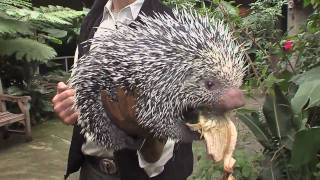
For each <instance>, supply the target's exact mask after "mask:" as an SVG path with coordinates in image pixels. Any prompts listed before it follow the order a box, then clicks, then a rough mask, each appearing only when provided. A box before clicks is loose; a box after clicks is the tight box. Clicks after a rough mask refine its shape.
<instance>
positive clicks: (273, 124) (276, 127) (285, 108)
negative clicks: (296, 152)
mask: <svg viewBox="0 0 320 180" xmlns="http://www.w3.org/2000/svg"><path fill="white" fill-rule="evenodd" d="M263 114H264V116H265V118H266V122H267V124H268V127H269V128H270V130H271V132H272V134H273V136H275V137H278V138H279V139H282V138H283V137H285V136H287V135H288V134H290V133H291V130H293V129H294V124H293V112H292V109H291V106H290V104H289V101H288V99H287V98H286V97H285V96H284V95H283V93H282V92H281V90H280V88H279V87H278V86H277V85H275V86H274V93H273V94H268V95H267V96H266V101H265V103H264V105H263Z"/></svg>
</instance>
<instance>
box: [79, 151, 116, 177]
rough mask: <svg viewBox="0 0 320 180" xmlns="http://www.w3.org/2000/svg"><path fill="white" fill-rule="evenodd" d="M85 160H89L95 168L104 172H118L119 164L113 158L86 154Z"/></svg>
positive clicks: (113, 173) (109, 173) (114, 173)
mask: <svg viewBox="0 0 320 180" xmlns="http://www.w3.org/2000/svg"><path fill="white" fill-rule="evenodd" d="M85 160H86V161H87V162H89V163H90V164H91V165H92V166H93V167H94V168H95V169H97V170H99V171H101V172H102V173H104V174H108V175H116V174H117V173H118V168H117V165H116V163H115V161H114V160H113V159H111V158H103V157H96V156H88V155H85Z"/></svg>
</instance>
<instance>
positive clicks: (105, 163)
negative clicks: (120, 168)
mask: <svg viewBox="0 0 320 180" xmlns="http://www.w3.org/2000/svg"><path fill="white" fill-rule="evenodd" d="M99 167H100V169H101V171H102V172H104V173H106V174H109V175H113V174H116V173H117V166H116V164H115V163H114V161H113V160H111V159H101V160H100V162H99Z"/></svg>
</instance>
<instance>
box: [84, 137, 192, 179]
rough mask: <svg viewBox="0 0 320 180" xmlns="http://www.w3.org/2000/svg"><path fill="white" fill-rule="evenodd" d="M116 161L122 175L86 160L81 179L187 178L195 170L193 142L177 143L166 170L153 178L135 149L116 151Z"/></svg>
mask: <svg viewBox="0 0 320 180" xmlns="http://www.w3.org/2000/svg"><path fill="white" fill-rule="evenodd" d="M115 161H116V163H117V166H118V171H119V174H120V177H118V176H112V175H107V174H104V173H103V172H102V171H100V170H99V169H96V168H94V166H92V165H90V163H89V162H87V161H85V162H84V164H83V165H82V168H81V171H80V180H120V179H121V180H171V179H172V180H186V179H187V177H189V176H190V175H191V173H192V170H193V154H192V144H191V143H187V144H185V143H181V144H176V145H175V148H174V152H173V157H172V158H171V159H170V160H169V161H168V162H167V164H166V165H165V167H164V171H163V172H162V173H161V174H159V175H158V176H156V177H153V178H149V177H148V175H147V174H146V173H145V172H144V170H143V169H142V168H140V167H139V162H138V157H137V152H136V151H134V150H127V149H125V150H121V151H118V152H116V153H115Z"/></svg>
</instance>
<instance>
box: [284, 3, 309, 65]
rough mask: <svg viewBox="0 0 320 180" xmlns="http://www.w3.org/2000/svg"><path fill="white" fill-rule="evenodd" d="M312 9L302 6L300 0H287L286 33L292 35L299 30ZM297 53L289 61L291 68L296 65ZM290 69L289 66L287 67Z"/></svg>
mask: <svg viewBox="0 0 320 180" xmlns="http://www.w3.org/2000/svg"><path fill="white" fill-rule="evenodd" d="M312 12H313V9H312V8H311V7H308V8H305V7H303V4H302V2H300V3H297V1H295V0H288V14H287V19H288V26H287V27H288V28H287V31H288V35H289V36H294V35H296V34H298V33H299V32H300V28H301V27H302V26H303V25H304V24H305V23H306V21H307V19H308V17H309V16H310V15H311V14H312ZM297 59H298V54H296V53H295V54H293V56H292V58H291V59H290V62H291V64H292V66H293V68H294V67H295V66H296V63H297ZM287 69H288V70H289V71H291V70H292V69H291V67H287Z"/></svg>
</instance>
